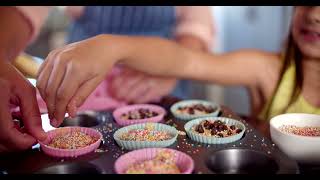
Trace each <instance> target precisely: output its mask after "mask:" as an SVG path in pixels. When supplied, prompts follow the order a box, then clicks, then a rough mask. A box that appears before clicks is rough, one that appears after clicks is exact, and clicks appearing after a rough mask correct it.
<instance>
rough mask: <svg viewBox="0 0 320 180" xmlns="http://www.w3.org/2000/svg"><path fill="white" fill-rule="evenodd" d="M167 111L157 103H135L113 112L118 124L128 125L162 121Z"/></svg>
mask: <svg viewBox="0 0 320 180" xmlns="http://www.w3.org/2000/svg"><path fill="white" fill-rule="evenodd" d="M165 114H166V111H165V110H164V109H163V108H162V107H160V106H157V105H151V104H135V105H128V106H124V107H120V108H118V109H116V110H115V111H114V112H113V117H114V119H115V121H116V122H117V124H119V125H121V126H127V125H132V124H138V123H146V122H160V121H162V120H163V117H164V116H165Z"/></svg>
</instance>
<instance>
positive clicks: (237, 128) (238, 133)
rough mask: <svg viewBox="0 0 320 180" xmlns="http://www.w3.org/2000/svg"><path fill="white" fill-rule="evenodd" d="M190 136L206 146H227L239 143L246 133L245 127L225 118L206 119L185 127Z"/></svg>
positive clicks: (193, 121)
mask: <svg viewBox="0 0 320 180" xmlns="http://www.w3.org/2000/svg"><path fill="white" fill-rule="evenodd" d="M184 128H185V131H186V132H187V134H188V136H189V137H190V138H191V139H192V140H194V141H197V142H201V143H206V144H226V143H231V142H235V141H238V140H239V139H241V138H242V137H243V135H244V132H245V125H244V124H243V123H242V122H240V121H238V120H235V119H231V118H225V117H204V118H198V119H194V120H192V121H189V122H188V123H186V124H185V126H184Z"/></svg>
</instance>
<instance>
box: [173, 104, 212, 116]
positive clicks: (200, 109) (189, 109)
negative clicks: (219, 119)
mask: <svg viewBox="0 0 320 180" xmlns="http://www.w3.org/2000/svg"><path fill="white" fill-rule="evenodd" d="M215 110H216V108H213V107H211V106H205V105H203V104H194V105H190V106H183V107H179V108H178V111H180V112H186V113H188V114H191V115H194V114H197V113H201V114H210V113H213V112H214V111H215Z"/></svg>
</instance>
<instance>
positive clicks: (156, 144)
mask: <svg viewBox="0 0 320 180" xmlns="http://www.w3.org/2000/svg"><path fill="white" fill-rule="evenodd" d="M147 125H148V126H152V127H153V130H157V131H165V132H168V133H170V134H172V136H173V137H172V138H171V139H169V140H165V141H124V140H121V139H120V137H121V135H122V134H123V133H127V132H128V131H130V130H134V129H144V128H145V127H146V126H147ZM177 136H178V131H177V130H176V128H174V127H171V126H168V125H165V124H161V123H142V124H134V125H130V126H126V127H123V128H121V129H118V130H117V131H116V132H115V133H114V135H113V138H114V140H115V141H116V142H117V144H118V145H119V146H120V147H122V148H124V149H127V150H135V149H142V148H161V147H168V146H170V145H172V144H173V143H174V142H175V141H176V140H177Z"/></svg>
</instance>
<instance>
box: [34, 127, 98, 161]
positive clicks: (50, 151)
mask: <svg viewBox="0 0 320 180" xmlns="http://www.w3.org/2000/svg"><path fill="white" fill-rule="evenodd" d="M74 131H80V132H83V133H85V134H87V135H89V136H93V137H97V138H99V139H98V140H97V141H96V142H95V143H93V144H91V145H89V146H87V147H83V148H79V149H58V148H53V147H50V146H48V143H49V142H51V140H52V139H53V138H54V137H55V136H57V135H59V134H61V133H68V132H74ZM47 135H48V137H47V139H46V140H45V141H43V142H39V144H40V147H41V149H42V151H43V152H44V153H45V154H47V155H49V156H53V157H61V158H62V157H77V156H81V155H84V154H87V153H90V152H92V151H94V150H96V149H97V148H98V147H99V146H100V143H101V139H102V134H101V133H100V132H99V131H97V130H95V129H92V128H85V127H63V128H58V129H54V130H51V131H49V132H47Z"/></svg>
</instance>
